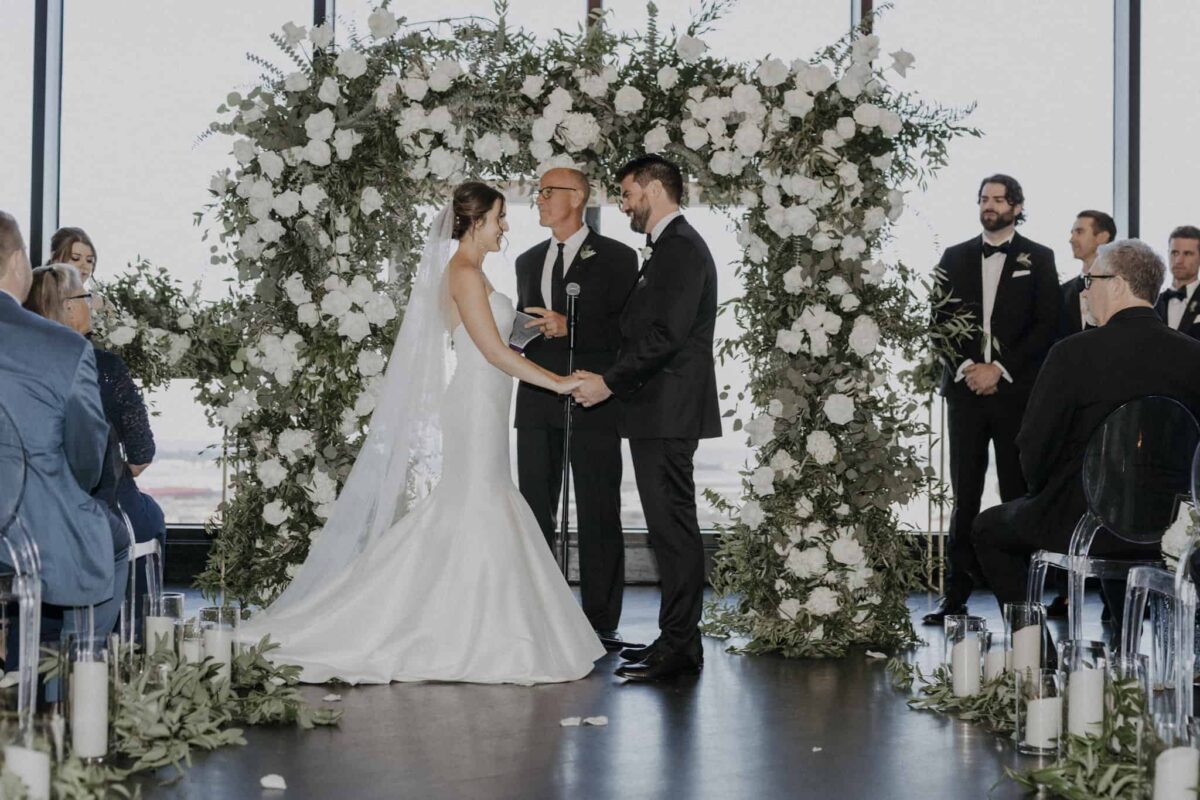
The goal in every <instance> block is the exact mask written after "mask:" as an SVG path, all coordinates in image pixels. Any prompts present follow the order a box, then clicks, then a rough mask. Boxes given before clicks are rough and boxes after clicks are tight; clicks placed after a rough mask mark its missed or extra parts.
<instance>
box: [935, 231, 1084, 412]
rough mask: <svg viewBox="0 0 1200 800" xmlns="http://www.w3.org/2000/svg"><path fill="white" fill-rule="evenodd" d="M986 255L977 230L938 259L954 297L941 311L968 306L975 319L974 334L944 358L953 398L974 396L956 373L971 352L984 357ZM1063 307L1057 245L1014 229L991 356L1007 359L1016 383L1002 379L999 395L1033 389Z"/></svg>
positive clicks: (945, 385) (946, 385)
mask: <svg viewBox="0 0 1200 800" xmlns="http://www.w3.org/2000/svg"><path fill="white" fill-rule="evenodd" d="M982 259H983V240H982V238H981V237H979V236H975V237H972V238H971V239H968V240H967V241H965V242H962V243H961V244H956V245H954V246H953V247H948V248H946V251H945V252H944V253H943V254H942V260H941V262H940V263H939V264H938V267H939V270H940V274H939V276H938V280H939V282H942V283H943V291H947V290H948V292H949V294H950V296H951V298H952V299H951V301H950V302H949V303H947V304H946V305H945V306H943V307H942V308H941V309H939V313H938V317H939V318H941V319H945V318H946V317H949V316H950V315H952V314H954V313H955V312H956V311H957V310H958V309H964V310H966V311H967V312H968V313H969V314H970V316H971V319H972V322H973V323H974V324H975V332H974V335H973V336H971V337H969V338H966V339H961V340H959V341H958V342H956V343H954V348H955V353H954V356H953V359H946V358H943V363H942V395H943V396H944V397H947V398H951V399H955V398H969V397H975V394H974V393H973V392H972V391H971V390H970V388H968V387H967V382H966V381H965V380H961V381H957V382H955V380H954V375H955V372H956V371H957V370H958V367H959V365H960V364H962V362H963V361H965V360H966V359H968V358H970V359H973V360H974V361H975V362H976V363H982V362H983V330H982V327H981V326H982V324H983V268H982ZM1061 312H1062V294H1061V293H1060V290H1059V286H1058V274H1057V273H1056V272H1055V269H1054V251H1053V250H1051V249H1050V248H1048V247H1045V246H1043V245H1040V244H1038V243H1037V242H1032V241H1030V240H1029V239H1026V238H1025V237H1024V236H1022V235H1021V234H1019V233H1017V234H1014V235H1013V238H1012V242H1011V244H1010V245H1009V251H1008V256H1007V257H1006V258H1005V261H1004V268H1003V271H1002V272H1001V273H1000V283H999V284H998V286H997V287H996V302H995V304H994V305H993V307H992V341H993V346H992V360H993V361H999V362H1000V363H1001V364H1003V365H1004V368H1005V369H1006V370H1007V371H1008V374H1009V375H1011V376H1012V383H1009V382H1008V381H1007V380H1005V379H1003V378H1001V379H1000V383H999V386H998V389H997V395H998V396H1005V395H1008V396H1012V397H1014V398H1015V397H1022V398H1023V397H1025V396H1027V395H1028V393H1029V390H1030V389H1031V388H1032V387H1033V381H1034V379H1035V378H1036V377H1037V374H1038V369H1039V368H1040V367H1041V364H1042V360H1043V359H1044V358H1045V357H1046V352H1047V351H1048V350H1049V349H1050V346H1051V345H1052V344H1054V340H1055V338H1056V337H1057V336H1058V332H1059V314H1060V313H1061Z"/></svg>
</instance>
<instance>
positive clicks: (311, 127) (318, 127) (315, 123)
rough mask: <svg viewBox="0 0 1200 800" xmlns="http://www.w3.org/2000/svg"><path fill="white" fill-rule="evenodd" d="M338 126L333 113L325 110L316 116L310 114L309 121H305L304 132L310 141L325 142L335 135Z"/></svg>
mask: <svg viewBox="0 0 1200 800" xmlns="http://www.w3.org/2000/svg"><path fill="white" fill-rule="evenodd" d="M336 125H337V120H336V119H335V118H334V116H333V111H332V110H331V109H328V108H325V109H322V110H320V111H318V112H317V113H315V114H310V115H309V116H308V119H306V120H304V132H305V133H307V134H308V138H309V139H313V140H316V141H321V142H323V141H325V140H326V139H328V138H329V137H330V136H332V135H333V129H334V127H336Z"/></svg>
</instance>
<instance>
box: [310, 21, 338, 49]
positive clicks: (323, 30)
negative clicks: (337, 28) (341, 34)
mask: <svg viewBox="0 0 1200 800" xmlns="http://www.w3.org/2000/svg"><path fill="white" fill-rule="evenodd" d="M308 40H309V41H310V42H312V43H313V46H314V47H317V48H320V49H322V50H324V49H325V48H326V47H329V45H331V44H333V28H332V27H331V26H330V25H329V24H328V23H326V24H324V25H314V26H313V29H312V30H311V31H310V32H309V34H308Z"/></svg>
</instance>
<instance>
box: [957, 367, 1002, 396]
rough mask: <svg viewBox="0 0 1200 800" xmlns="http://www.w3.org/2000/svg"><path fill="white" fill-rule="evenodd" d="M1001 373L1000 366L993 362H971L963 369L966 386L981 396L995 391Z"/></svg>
mask: <svg viewBox="0 0 1200 800" xmlns="http://www.w3.org/2000/svg"><path fill="white" fill-rule="evenodd" d="M1001 374H1002V373H1001V372H1000V368H999V367H997V366H996V365H995V364H971V365H970V366H968V367H967V368H966V369H964V370H963V378H964V379H965V380H966V382H967V388H968V389H970V390H971V391H972V392H974V393H975V394H977V395H979V396H981V397H987V396H988V395H993V394H995V393H996V387H997V386H999V385H1000V377H1001Z"/></svg>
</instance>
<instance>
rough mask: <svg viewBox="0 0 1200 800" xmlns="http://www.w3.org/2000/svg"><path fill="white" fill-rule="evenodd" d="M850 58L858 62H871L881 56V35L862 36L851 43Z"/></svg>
mask: <svg viewBox="0 0 1200 800" xmlns="http://www.w3.org/2000/svg"><path fill="white" fill-rule="evenodd" d="M850 58H851V59H852V60H853V61H854V63H856V64H869V63H870V62H872V61H874V60H875V59H877V58H879V37H878V36H875V35H874V34H871V35H869V36H860V37H858V38H857V39H855V40H854V41H853V43H851V45H850Z"/></svg>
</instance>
